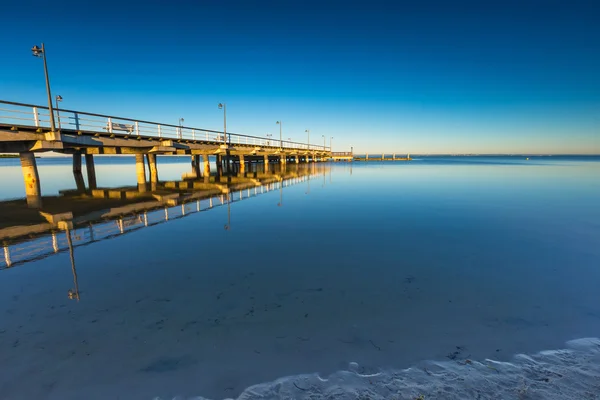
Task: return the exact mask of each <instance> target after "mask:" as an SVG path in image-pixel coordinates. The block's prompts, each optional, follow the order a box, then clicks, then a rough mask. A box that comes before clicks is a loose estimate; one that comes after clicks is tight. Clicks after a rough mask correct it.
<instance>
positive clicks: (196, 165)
mask: <svg viewBox="0 0 600 400" xmlns="http://www.w3.org/2000/svg"><path fill="white" fill-rule="evenodd" d="M192 166H193V167H194V173H195V174H196V179H200V177H201V176H202V175H201V174H200V156H199V155H194V156H192Z"/></svg>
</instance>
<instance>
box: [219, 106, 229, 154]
mask: <svg viewBox="0 0 600 400" xmlns="http://www.w3.org/2000/svg"><path fill="white" fill-rule="evenodd" d="M221 109H223V143H225V145H227V142H228V141H227V104H225V103H219V110H221ZM229 144H231V135H229Z"/></svg>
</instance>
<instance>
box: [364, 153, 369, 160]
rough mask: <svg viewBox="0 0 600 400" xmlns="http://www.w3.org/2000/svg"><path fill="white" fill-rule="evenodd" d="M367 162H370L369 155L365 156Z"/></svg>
mask: <svg viewBox="0 0 600 400" xmlns="http://www.w3.org/2000/svg"><path fill="white" fill-rule="evenodd" d="M365 161H369V153H367V154H365Z"/></svg>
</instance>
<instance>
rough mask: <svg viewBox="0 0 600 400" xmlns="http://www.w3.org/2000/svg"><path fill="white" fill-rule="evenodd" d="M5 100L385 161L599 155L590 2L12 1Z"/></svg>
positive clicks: (597, 30) (599, 51) (596, 12)
mask: <svg viewBox="0 0 600 400" xmlns="http://www.w3.org/2000/svg"><path fill="white" fill-rule="evenodd" d="M1 14H2V33H1V34H0V99H3V100H11V101H20V102H26V103H37V104H45V102H46V97H45V96H46V95H45V87H44V75H43V68H42V63H41V60H40V59H36V58H34V57H32V55H31V51H30V48H31V47H32V46H33V45H35V44H38V45H39V44H40V43H41V42H42V41H43V42H45V45H46V49H47V54H48V63H49V70H50V74H51V83H52V89H53V94H60V95H61V96H62V97H63V98H64V101H63V103H62V106H63V107H65V108H69V109H77V110H81V111H91V112H98V113H105V114H113V115H118V116H124V117H132V118H140V119H147V120H157V121H159V122H165V123H167V122H168V123H173V124H176V123H177V122H178V119H179V118H180V117H183V118H185V125H188V126H197V127H202V128H208V129H221V128H222V114H221V113H222V111H220V110H219V109H218V108H217V104H218V103H219V102H226V103H227V108H228V130H230V131H232V132H236V133H245V134H251V135H259V136H264V135H265V134H266V133H272V134H274V136H278V132H279V129H278V127H277V125H276V124H275V121H277V120H282V121H283V136H284V139H285V138H288V137H289V138H292V139H293V140H297V141H305V139H306V134H305V133H304V131H305V129H307V128H308V129H310V130H311V142H312V143H317V144H318V143H323V139H322V137H321V135H325V136H326V137H327V144H329V137H331V136H333V137H334V139H333V147H334V150H337V151H343V150H349V149H350V146H354V150H355V152H360V153H364V152H372V153H374V152H381V151H386V152H387V153H392V152H397V153H407V152H410V153H544V154H550V153H596V154H600V22H599V21H600V2H599V1H594V0H588V1H578V0H569V1H567V0H565V1H553V0H544V1H542V0H540V1H527V0H521V1H512V0H508V1H479V0H478V1H461V0H456V1H450V0H442V1H416V0H415V1H410V2H403V1H400V0H398V1H383V2H382V1H376V0H370V1H362V2H352V1H326V0H321V1H310V0H309V1H285V0H279V1H203V0H197V1H188V2H183V1H180V2H176V1H171V2H167V1H145V2H134V1H124V0H121V1H114V0H107V1H102V2H94V1H77V2H75V1H60V0H58V1H48V2H42V1H37V2H31V1H26V0H21V1H9V2H5V3H3V5H2V10H1Z"/></svg>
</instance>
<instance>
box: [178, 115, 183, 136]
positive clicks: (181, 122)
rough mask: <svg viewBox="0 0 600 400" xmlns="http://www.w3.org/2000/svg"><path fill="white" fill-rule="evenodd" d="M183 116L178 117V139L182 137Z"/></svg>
mask: <svg viewBox="0 0 600 400" xmlns="http://www.w3.org/2000/svg"><path fill="white" fill-rule="evenodd" d="M183 121H184V119H183V118H179V139H183Z"/></svg>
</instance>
